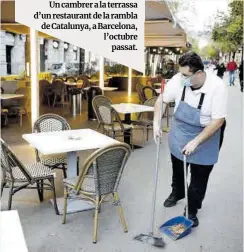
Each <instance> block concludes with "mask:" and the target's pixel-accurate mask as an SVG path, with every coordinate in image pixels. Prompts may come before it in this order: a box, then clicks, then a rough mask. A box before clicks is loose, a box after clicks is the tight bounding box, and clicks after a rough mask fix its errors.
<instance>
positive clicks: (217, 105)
mask: <svg viewBox="0 0 244 252" xmlns="http://www.w3.org/2000/svg"><path fill="white" fill-rule="evenodd" d="M181 80H182V75H181V74H180V73H178V74H176V75H174V76H173V77H172V78H171V79H170V80H169V81H168V82H167V84H166V86H165V90H164V93H163V101H164V102H166V103H169V102H175V109H174V112H175V111H176V109H177V107H178V105H179V102H180V100H181V96H182V91H183V88H184V86H183V85H182V82H181ZM201 93H205V96H204V100H203V104H202V108H201V113H200V123H201V124H202V125H203V126H205V125H207V124H208V123H209V122H210V121H211V120H213V119H221V118H226V116H227V102H228V93H227V87H226V85H225V84H224V82H223V80H222V79H221V78H219V77H218V76H216V75H215V74H213V73H211V72H206V80H205V82H204V85H203V86H202V87H201V88H200V89H197V90H192V89H191V88H190V87H186V92H185V99H184V101H185V102H186V103H188V104H189V105H191V106H192V107H194V108H197V107H198V104H199V100H200V97H201Z"/></svg>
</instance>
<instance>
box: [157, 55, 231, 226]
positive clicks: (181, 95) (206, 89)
mask: <svg viewBox="0 0 244 252" xmlns="http://www.w3.org/2000/svg"><path fill="white" fill-rule="evenodd" d="M169 102H175V109H174V115H173V118H172V123H171V127H170V132H169V148H170V152H171V161H172V170H173V175H172V192H171V194H170V195H169V197H168V198H167V199H166V200H165V202H164V206H165V207H172V206H174V205H176V203H177V201H179V200H181V199H183V198H184V197H185V193H184V172H183V157H184V155H183V153H184V154H185V155H187V166H188V165H189V164H190V167H191V182H190V185H189V189H188V201H189V202H188V203H189V205H188V207H189V219H191V220H192V221H193V222H194V224H193V227H196V226H198V224H199V221H198V218H197V212H198V209H200V208H201V206H202V201H203V199H204V196H205V193H206V189H207V183H208V179H209V175H210V173H211V171H212V169H213V167H214V164H216V163H217V161H218V156H219V150H220V147H221V145H222V141H223V133H224V129H225V125H226V123H225V118H226V114H227V90H226V85H224V84H223V80H222V79H220V78H218V77H217V76H216V75H215V74H214V73H212V72H205V71H204V65H203V62H202V60H201V58H200V56H198V55H197V54H196V53H194V52H188V53H186V54H184V55H183V56H182V57H181V58H180V59H179V73H177V74H176V75H174V76H173V77H172V79H171V80H169V82H168V83H167V84H166V87H165V90H164V93H163V94H161V95H160V96H159V98H158V100H157V102H156V104H155V112H154V126H153V127H154V139H155V141H156V142H157V141H158V138H160V137H161V134H162V133H161V132H162V131H161V121H162V118H160V109H161V108H162V112H163V114H164V112H165V109H166V106H167V104H168V103H169Z"/></svg>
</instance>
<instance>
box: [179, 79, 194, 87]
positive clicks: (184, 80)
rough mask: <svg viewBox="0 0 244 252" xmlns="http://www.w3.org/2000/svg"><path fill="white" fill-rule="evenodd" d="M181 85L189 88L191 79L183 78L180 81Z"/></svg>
mask: <svg viewBox="0 0 244 252" xmlns="http://www.w3.org/2000/svg"><path fill="white" fill-rule="evenodd" d="M181 83H182V85H183V86H185V87H191V86H192V83H191V78H187V79H185V78H184V79H182V80H181Z"/></svg>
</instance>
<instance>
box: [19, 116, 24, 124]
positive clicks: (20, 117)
mask: <svg viewBox="0 0 244 252" xmlns="http://www.w3.org/2000/svg"><path fill="white" fill-rule="evenodd" d="M22 119H23V114H22V113H20V114H19V126H20V127H21V126H22Z"/></svg>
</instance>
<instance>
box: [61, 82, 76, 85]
mask: <svg viewBox="0 0 244 252" xmlns="http://www.w3.org/2000/svg"><path fill="white" fill-rule="evenodd" d="M64 84H65V85H67V86H77V85H79V83H77V82H64Z"/></svg>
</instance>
